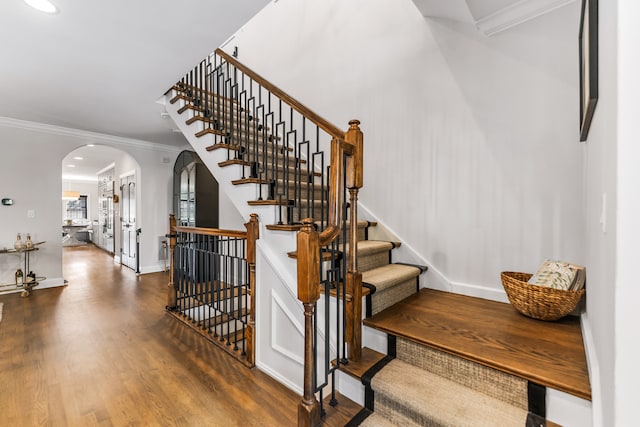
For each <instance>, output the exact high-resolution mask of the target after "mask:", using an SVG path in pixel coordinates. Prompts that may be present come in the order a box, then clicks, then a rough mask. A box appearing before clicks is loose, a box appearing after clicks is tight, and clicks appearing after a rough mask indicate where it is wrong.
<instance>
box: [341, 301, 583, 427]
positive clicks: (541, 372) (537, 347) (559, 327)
mask: <svg viewBox="0 0 640 427" xmlns="http://www.w3.org/2000/svg"><path fill="white" fill-rule="evenodd" d="M364 324H365V325H366V326H367V327H369V328H372V329H375V330H378V331H381V332H384V333H385V334H387V336H388V348H387V351H386V352H385V353H379V352H376V351H374V350H371V349H365V357H363V362H362V363H360V364H354V365H352V366H348V365H347V367H346V368H347V369H345V372H346V373H347V374H349V375H352V376H353V377H355V378H357V379H358V381H361V382H362V384H363V385H364V388H365V409H363V410H362V411H361V412H360V413H358V414H357V415H356V416H355V417H354V418H353V419H352V420H351V421H350V422H349V423H348V424H347V425H348V426H358V425H361V426H432V425H433V426H555V425H556V424H554V423H553V422H551V421H549V420H547V419H546V417H547V398H546V394H547V388H552V389H554V390H556V391H561V392H564V393H567V394H571V395H573V396H576V397H579V398H582V399H586V400H589V399H590V398H591V392H590V386H589V378H588V371H587V365H586V359H585V354H584V348H583V345H582V335H581V330H580V324H579V321H578V320H577V319H576V318H566V319H563V320H561V321H559V322H540V321H537V320H533V319H529V318H526V317H524V316H521V315H520V314H518V313H516V312H515V310H513V308H512V307H511V306H509V305H508V304H504V303H499V302H494V301H487V300H482V299H478V298H472V297H467V296H462V295H455V294H449V293H445V292H440V291H435V290H429V289H423V290H421V291H420V292H419V293H418V294H416V295H413V296H411V297H409V298H406V299H404V300H403V301H401V302H400V303H398V304H395V305H394V306H392V307H391V308H389V309H387V310H385V311H383V312H381V313H379V314H378V315H375V316H373V317H371V318H368V319H366V320H365V321H364Z"/></svg>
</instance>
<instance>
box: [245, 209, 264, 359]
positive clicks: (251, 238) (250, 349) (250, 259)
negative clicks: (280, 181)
mask: <svg viewBox="0 0 640 427" xmlns="http://www.w3.org/2000/svg"><path fill="white" fill-rule="evenodd" d="M244 226H245V228H246V229H247V264H248V266H249V304H250V307H249V324H248V325H247V362H249V364H251V366H253V365H255V363H256V362H255V348H256V347H255V344H256V335H255V327H256V240H258V239H259V238H260V227H259V224H258V215H257V214H251V219H250V220H249V222H247V223H246V224H245V225H244Z"/></svg>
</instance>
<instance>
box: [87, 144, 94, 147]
mask: <svg viewBox="0 0 640 427" xmlns="http://www.w3.org/2000/svg"><path fill="white" fill-rule="evenodd" d="M95 146H96V145H95V144H87V147H95Z"/></svg>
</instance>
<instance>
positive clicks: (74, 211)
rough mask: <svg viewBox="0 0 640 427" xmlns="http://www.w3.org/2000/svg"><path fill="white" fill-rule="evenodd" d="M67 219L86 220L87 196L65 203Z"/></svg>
mask: <svg viewBox="0 0 640 427" xmlns="http://www.w3.org/2000/svg"><path fill="white" fill-rule="evenodd" d="M66 218H67V219H87V196H80V198H79V199H78V200H69V201H67V216H66Z"/></svg>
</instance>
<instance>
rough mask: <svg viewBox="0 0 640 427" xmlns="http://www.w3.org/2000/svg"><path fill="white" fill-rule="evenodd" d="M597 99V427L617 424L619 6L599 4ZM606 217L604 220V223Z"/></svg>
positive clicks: (591, 317) (588, 183) (592, 194)
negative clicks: (615, 371) (617, 57)
mask: <svg viewBox="0 0 640 427" xmlns="http://www.w3.org/2000/svg"><path fill="white" fill-rule="evenodd" d="M599 18H600V19H599V20H600V26H599V33H600V34H599V36H600V37H599V59H600V66H599V98H598V104H597V106H596V110H595V115H594V118H593V122H592V124H591V129H590V132H589V137H588V140H587V142H586V143H585V144H584V145H583V150H584V152H585V170H584V186H585V196H586V200H585V215H586V223H585V235H586V238H587V241H586V248H587V257H586V262H585V264H586V266H587V313H586V315H585V316H584V322H585V324H586V326H587V331H590V332H591V335H592V339H593V342H594V349H592V350H595V352H592V354H590V355H589V356H590V357H589V358H590V360H589V362H590V370H591V372H590V373H591V382H592V390H593V392H594V396H593V401H594V414H593V415H594V425H598V426H609V425H614V422H613V421H614V397H615V395H614V390H615V376H614V363H615V337H616V333H615V330H616V324H615V321H614V318H615V286H616V271H615V265H616V213H615V212H616V203H617V191H616V149H617V143H616V141H617V139H618V135H617V126H616V125H617V124H616V120H617V118H616V117H617V102H618V99H617V93H618V88H617V81H616V80H617V77H616V74H617V59H616V56H617V54H616V50H617V35H616V30H615V29H616V26H617V17H616V4H615V2H600V5H599ZM603 212H604V214H605V216H606V221H604V224H603V219H604V216H603Z"/></svg>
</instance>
